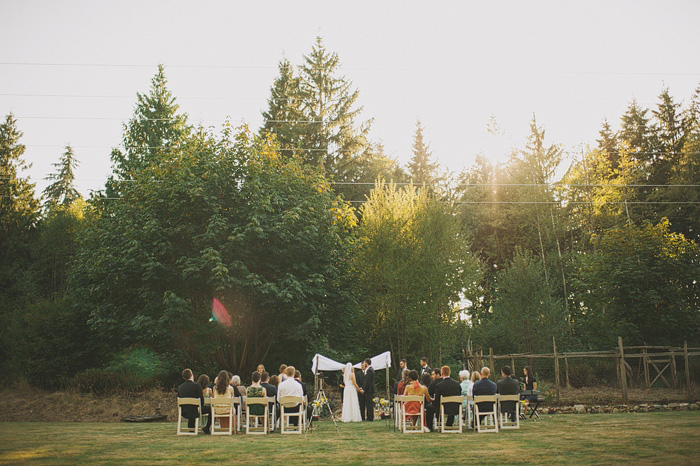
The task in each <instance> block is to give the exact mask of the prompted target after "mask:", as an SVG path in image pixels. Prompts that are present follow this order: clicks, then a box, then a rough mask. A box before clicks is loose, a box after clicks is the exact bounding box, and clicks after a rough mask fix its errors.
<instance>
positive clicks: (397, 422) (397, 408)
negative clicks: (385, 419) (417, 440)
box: [394, 395, 403, 429]
mask: <svg viewBox="0 0 700 466" xmlns="http://www.w3.org/2000/svg"><path fill="white" fill-rule="evenodd" d="M402 406H403V395H396V396H395V397H394V426H395V427H396V428H397V429H401V418H402V417H403V410H402V409H401V407H402Z"/></svg>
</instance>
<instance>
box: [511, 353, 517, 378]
mask: <svg viewBox="0 0 700 466" xmlns="http://www.w3.org/2000/svg"><path fill="white" fill-rule="evenodd" d="M510 368H511V370H512V371H513V374H515V376H516V377H517V376H518V373H517V372H515V358H510Z"/></svg>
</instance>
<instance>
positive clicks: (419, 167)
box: [408, 121, 440, 186]
mask: <svg viewBox="0 0 700 466" xmlns="http://www.w3.org/2000/svg"><path fill="white" fill-rule="evenodd" d="M432 155H433V154H432V152H430V151H429V144H426V143H425V141H424V140H423V125H421V122H420V121H416V133H415V135H414V136H413V157H411V161H410V162H409V163H408V172H409V175H410V177H411V180H412V181H413V183H415V184H416V185H418V186H430V185H432V183H433V182H434V181H435V180H436V178H437V170H438V168H439V167H440V165H439V164H438V163H437V162H432V161H431V157H432Z"/></svg>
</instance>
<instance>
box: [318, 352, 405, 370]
mask: <svg viewBox="0 0 700 466" xmlns="http://www.w3.org/2000/svg"><path fill="white" fill-rule="evenodd" d="M361 364H362V363H361V362H358V363H357V364H355V365H354V366H353V367H354V368H356V369H359V368H360V365H361ZM343 367H345V364H341V363H339V362H336V361H334V360H332V359H331V358H327V357H325V356H323V355H321V354H316V355H315V356H314V359H313V360H312V362H311V371H312V372H313V373H314V374H317V373H318V372H319V371H341V370H343ZM389 367H391V351H386V352H384V353H382V354H378V355H377V356H375V357H373V358H372V368H374V370H375V371H377V370H381V369H387V368H389Z"/></svg>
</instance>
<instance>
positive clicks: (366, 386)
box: [362, 358, 375, 421]
mask: <svg viewBox="0 0 700 466" xmlns="http://www.w3.org/2000/svg"><path fill="white" fill-rule="evenodd" d="M363 367H364V372H365V379H364V381H363V382H362V394H363V395H364V397H365V410H366V414H365V420H366V421H374V402H373V401H372V398H373V397H374V392H375V389H374V369H373V368H372V360H371V359H369V358H367V359H365V362H364V363H363Z"/></svg>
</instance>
